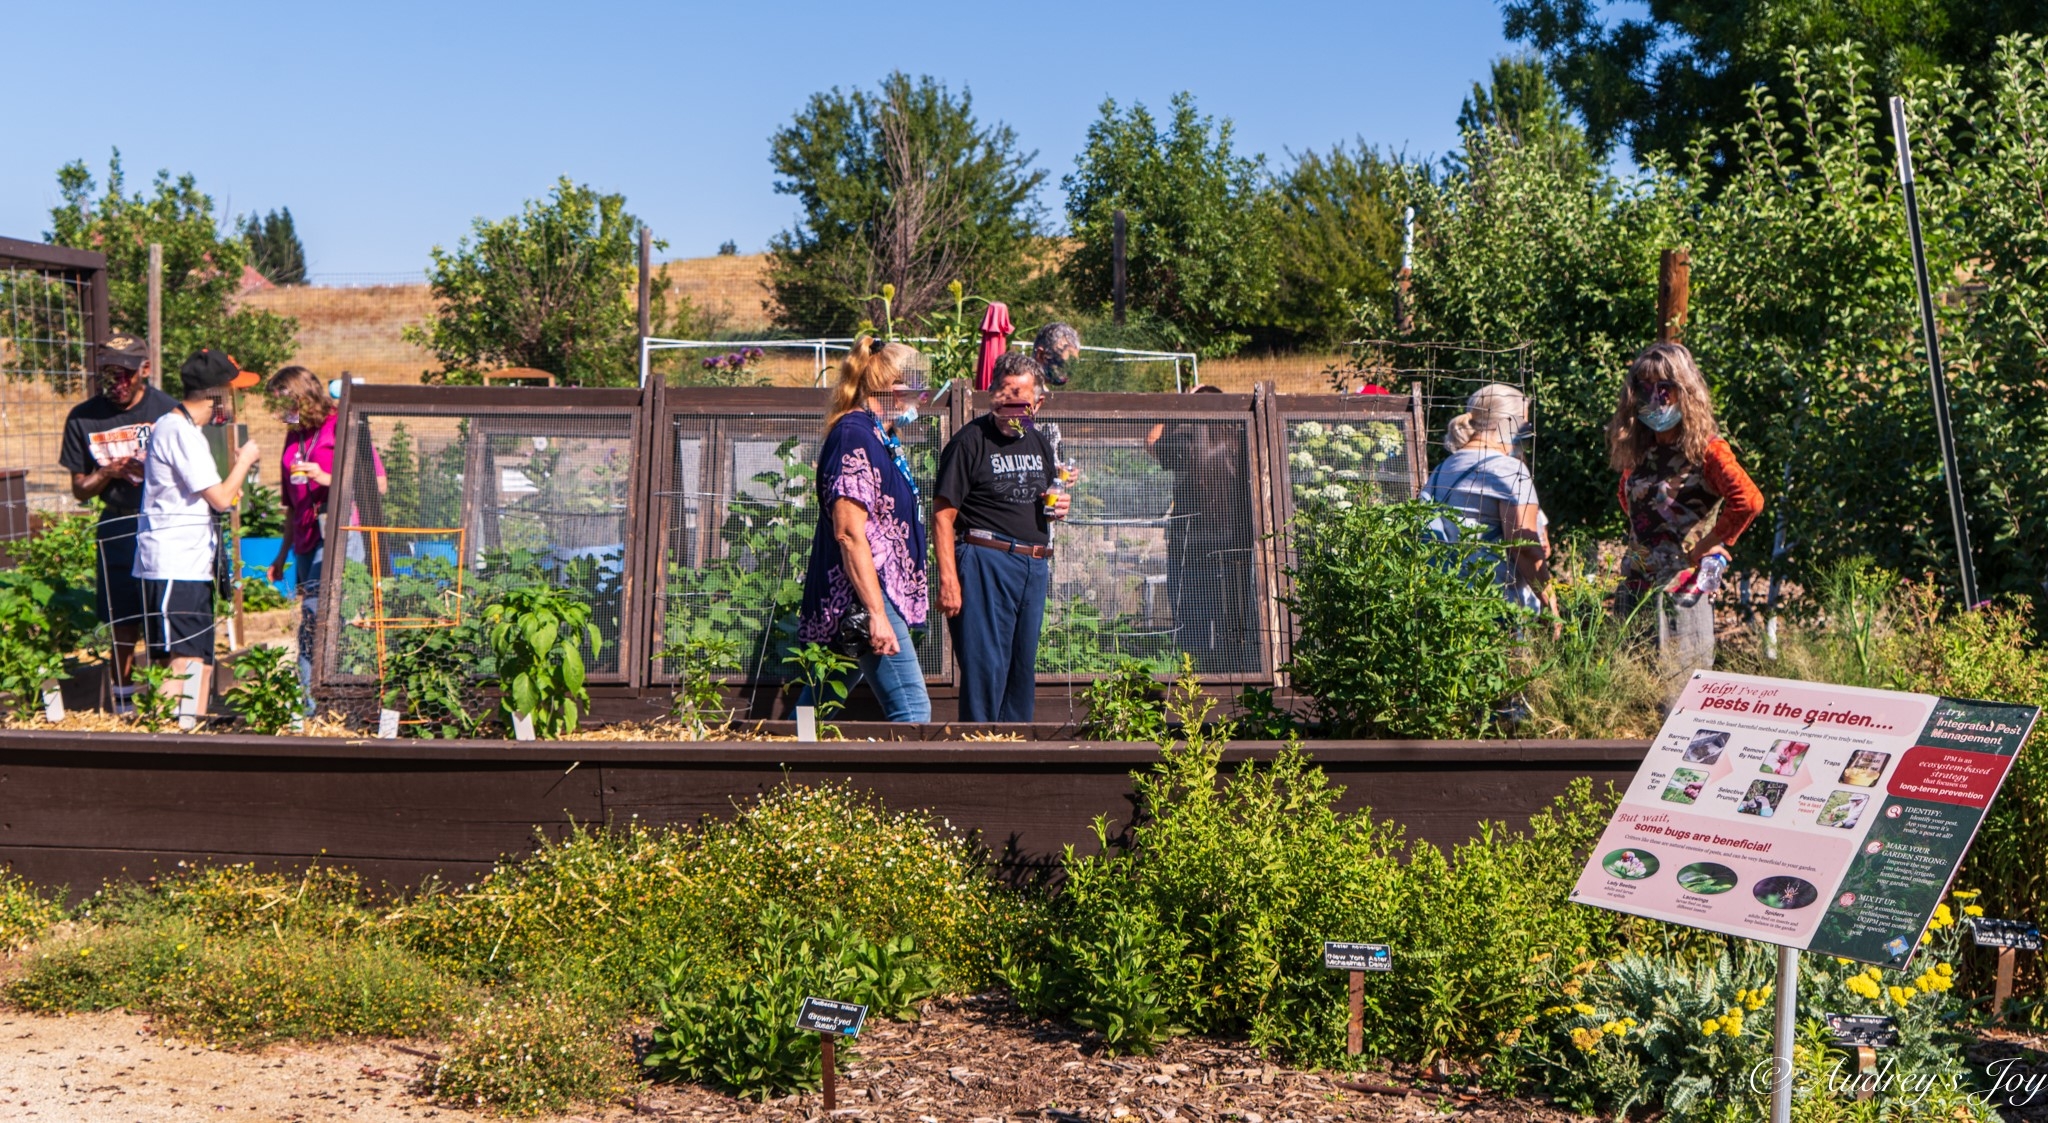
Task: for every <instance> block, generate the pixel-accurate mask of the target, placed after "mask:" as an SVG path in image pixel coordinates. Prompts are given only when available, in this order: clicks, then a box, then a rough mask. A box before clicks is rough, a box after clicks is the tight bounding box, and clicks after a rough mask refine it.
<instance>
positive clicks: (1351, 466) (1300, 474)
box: [1287, 421, 1402, 511]
mask: <svg viewBox="0 0 2048 1123" xmlns="http://www.w3.org/2000/svg"><path fill="white" fill-rule="evenodd" d="M1289 437H1290V438H1291V439H1290V440H1289V442H1288V443H1289V444H1290V445H1291V446H1292V448H1293V451H1292V452H1290V453H1289V454H1288V456H1287V467H1288V470H1289V476H1290V480H1291V482H1292V483H1293V485H1294V505H1295V506H1296V507H1302V506H1306V505H1308V504H1311V503H1316V504H1326V505H1329V506H1333V507H1335V508H1336V509H1338V510H1340V511H1341V510H1343V509H1345V508H1347V507H1349V506H1351V503H1352V501H1353V500H1355V499H1356V498H1357V496H1358V493H1359V485H1360V484H1361V483H1364V482H1365V481H1368V480H1370V479H1372V478H1373V475H1374V473H1375V471H1376V470H1377V469H1379V468H1380V467H1381V466H1382V465H1384V464H1385V463H1386V462H1387V461H1388V460H1391V459H1393V458H1394V457H1397V456H1399V455H1401V452H1402V447H1401V430H1400V429H1398V428H1397V427H1395V426H1393V425H1390V424H1388V423H1387V422H1384V421H1368V422H1365V423H1364V424H1363V425H1350V424H1340V425H1326V424H1324V423H1322V422H1320V421H1297V422H1295V423H1294V425H1293V426H1292V427H1291V429H1290V432H1289Z"/></svg>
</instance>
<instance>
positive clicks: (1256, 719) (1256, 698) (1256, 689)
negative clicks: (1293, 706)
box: [1231, 686, 1301, 741]
mask: <svg viewBox="0 0 2048 1123" xmlns="http://www.w3.org/2000/svg"><path fill="white" fill-rule="evenodd" d="M1237 710H1238V713H1237V716H1236V717H1234V718H1232V719H1231V721H1232V722H1234V723H1235V724H1236V725H1237V730H1238V733H1239V735H1241V736H1244V737H1247V738H1249V739H1252V740H1258V741H1286V740H1291V739H1293V738H1295V737H1299V736H1301V722H1300V720H1299V719H1298V718H1296V717H1295V716H1294V711H1292V710H1289V709H1286V708H1284V707H1281V706H1277V705H1275V704H1274V703H1273V688H1272V687H1270V686H1247V687H1245V688H1244V689H1243V690H1242V691H1239V692H1238V695H1237Z"/></svg>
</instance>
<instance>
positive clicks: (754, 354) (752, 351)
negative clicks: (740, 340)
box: [745, 347, 766, 363]
mask: <svg viewBox="0 0 2048 1123" xmlns="http://www.w3.org/2000/svg"><path fill="white" fill-rule="evenodd" d="M745 354H746V356H747V361H748V362H750V363H755V362H760V361H761V356H762V355H764V354H766V352H764V351H762V350H761V349H760V348H759V347H749V348H747V349H746V351H745Z"/></svg>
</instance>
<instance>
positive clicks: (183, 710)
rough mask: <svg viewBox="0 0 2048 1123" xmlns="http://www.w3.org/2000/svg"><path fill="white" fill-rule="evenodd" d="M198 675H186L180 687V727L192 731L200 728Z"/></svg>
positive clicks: (188, 731)
mask: <svg viewBox="0 0 2048 1123" xmlns="http://www.w3.org/2000/svg"><path fill="white" fill-rule="evenodd" d="M200 690H201V687H200V684H199V676H198V675H186V676H184V679H183V681H182V682H181V683H180V685H179V688H178V728H179V729H181V730H183V731H185V732H187V733H190V732H192V731H193V730H194V729H197V728H199V692H200Z"/></svg>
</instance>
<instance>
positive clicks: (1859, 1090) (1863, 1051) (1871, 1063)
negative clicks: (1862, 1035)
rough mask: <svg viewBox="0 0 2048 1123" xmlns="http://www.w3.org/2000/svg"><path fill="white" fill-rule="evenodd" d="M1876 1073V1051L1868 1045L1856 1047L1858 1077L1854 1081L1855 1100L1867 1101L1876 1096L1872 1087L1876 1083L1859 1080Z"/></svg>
mask: <svg viewBox="0 0 2048 1123" xmlns="http://www.w3.org/2000/svg"><path fill="white" fill-rule="evenodd" d="M1876 1071H1877V1050H1876V1049H1873V1048H1871V1047H1870V1046H1868V1045H1858V1046H1857V1047H1856V1075H1857V1076H1858V1077H1859V1079H1858V1080H1857V1081H1856V1098H1857V1099H1859V1100H1867V1099H1872V1098H1874V1097H1875V1096H1876V1095H1877V1089H1876V1088H1875V1087H1874V1085H1875V1084H1876V1081H1873V1080H1865V1079H1860V1078H1861V1077H1866V1076H1868V1075H1870V1074H1871V1073H1873V1072H1876Z"/></svg>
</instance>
